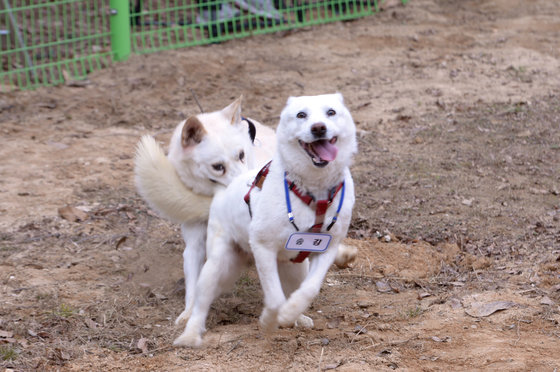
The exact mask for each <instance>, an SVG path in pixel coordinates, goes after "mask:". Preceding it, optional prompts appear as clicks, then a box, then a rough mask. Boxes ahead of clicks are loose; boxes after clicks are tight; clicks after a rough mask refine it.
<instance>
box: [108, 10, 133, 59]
mask: <svg viewBox="0 0 560 372" xmlns="http://www.w3.org/2000/svg"><path fill="white" fill-rule="evenodd" d="M109 7H110V8H111V22H110V25H111V49H112V51H113V59H114V60H115V61H125V60H127V59H128V57H129V56H130V49H131V42H130V8H129V3H128V0H111V1H110V2H109Z"/></svg>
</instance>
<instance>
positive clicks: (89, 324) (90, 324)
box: [84, 318, 97, 329]
mask: <svg viewBox="0 0 560 372" xmlns="http://www.w3.org/2000/svg"><path fill="white" fill-rule="evenodd" d="M84 323H86V326H87V327H88V328H89V329H97V323H95V322H94V321H93V320H91V319H90V318H86V319H85V320H84Z"/></svg>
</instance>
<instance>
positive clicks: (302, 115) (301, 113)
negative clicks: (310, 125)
mask: <svg viewBox="0 0 560 372" xmlns="http://www.w3.org/2000/svg"><path fill="white" fill-rule="evenodd" d="M296 117H297V118H298V119H305V118H306V117H307V114H306V113H305V112H303V111H300V112H298V113H297V115H296Z"/></svg>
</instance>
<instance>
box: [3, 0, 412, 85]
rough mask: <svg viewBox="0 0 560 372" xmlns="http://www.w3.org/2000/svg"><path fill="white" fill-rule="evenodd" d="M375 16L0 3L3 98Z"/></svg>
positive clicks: (354, 3) (354, 2) (261, 2)
mask: <svg viewBox="0 0 560 372" xmlns="http://www.w3.org/2000/svg"><path fill="white" fill-rule="evenodd" d="M401 1H402V3H406V2H407V0H401ZM378 10H379V4H378V0H87V1H84V0H11V1H10V0H0V43H1V44H0V62H1V70H0V91H8V90H12V89H32V88H36V87H39V86H48V85H54V84H60V83H63V82H68V81H74V80H79V79H82V78H85V77H86V76H87V74H88V73H89V72H91V71H93V70H96V69H101V68H103V67H104V66H106V65H108V64H109V63H111V62H112V61H114V60H124V59H126V58H127V57H128V54H130V52H131V51H132V52H134V53H153V52H157V51H161V50H166V49H173V48H180V47H187V46H193V45H200V44H208V43H219V42H223V41H226V40H230V39H233V38H240V37H247V36H251V35H258V34H264V33H269V32H275V31H281V30H287V29H292V28H297V27H304V26H311V25H318V24H321V23H327V22H333V21H340V20H349V19H353V18H358V17H363V16H367V15H370V14H373V13H375V12H376V11H378Z"/></svg>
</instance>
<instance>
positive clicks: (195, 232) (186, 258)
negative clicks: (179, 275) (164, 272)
mask: <svg viewBox="0 0 560 372" xmlns="http://www.w3.org/2000/svg"><path fill="white" fill-rule="evenodd" d="M181 233H182V234H183V240H184V241H185V250H184V251H183V272H184V275H185V310H183V312H182V313H181V315H179V316H178V317H177V319H176V320H175V324H176V325H179V324H181V323H183V322H186V321H187V320H188V319H189V317H190V316H191V312H192V307H193V304H194V298H195V292H196V282H197V280H198V276H199V275H200V270H201V269H202V265H204V259H205V258H206V223H201V224H195V225H190V226H187V225H182V226H181Z"/></svg>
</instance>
